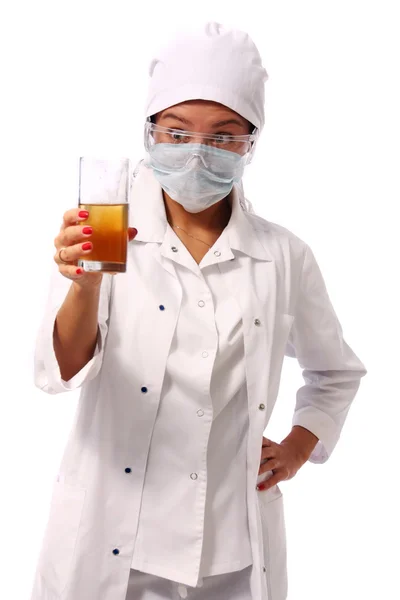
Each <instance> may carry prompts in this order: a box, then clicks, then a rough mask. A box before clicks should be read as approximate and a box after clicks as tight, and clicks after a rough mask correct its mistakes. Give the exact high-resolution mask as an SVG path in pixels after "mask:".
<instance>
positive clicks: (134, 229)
mask: <svg viewBox="0 0 400 600" xmlns="http://www.w3.org/2000/svg"><path fill="white" fill-rule="evenodd" d="M132 233H133V235H137V229H136V227H133V231H132Z"/></svg>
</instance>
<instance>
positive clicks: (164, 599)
mask: <svg viewBox="0 0 400 600" xmlns="http://www.w3.org/2000/svg"><path fill="white" fill-rule="evenodd" d="M251 569H252V565H250V566H249V567H246V568H245V569H242V570H241V571H235V572H233V573H224V574H223V575H213V576H212V577H204V578H203V579H202V580H200V582H199V585H198V586H197V587H195V588H194V587H190V586H186V585H183V584H181V583H177V582H176V581H171V580H170V579H164V578H163V577H156V576H155V575H149V574H148V573H143V572H142V571H137V570H136V569H131V570H130V575H129V583H128V591H127V594H126V599H125V600H181V599H182V598H187V600H252V598H251V592H250V574H251Z"/></svg>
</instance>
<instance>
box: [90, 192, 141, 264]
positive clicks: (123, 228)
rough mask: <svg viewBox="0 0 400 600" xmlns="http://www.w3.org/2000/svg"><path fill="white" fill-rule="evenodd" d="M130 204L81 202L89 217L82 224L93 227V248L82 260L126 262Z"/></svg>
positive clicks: (91, 238) (91, 237) (91, 240)
mask: <svg viewBox="0 0 400 600" xmlns="http://www.w3.org/2000/svg"><path fill="white" fill-rule="evenodd" d="M128 206H129V205H128V204H127V203H126V204H80V205H79V208H80V209H82V210H87V211H88V213H89V217H88V218H87V219H86V221H84V222H81V224H82V225H90V226H91V227H93V233H92V235H91V236H90V237H89V238H88V241H90V242H92V244H93V250H92V251H91V252H87V253H85V255H84V256H81V259H82V260H93V261H99V262H104V263H117V264H126V252H127V247H128Z"/></svg>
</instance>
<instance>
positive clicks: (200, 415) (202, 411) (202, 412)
mask: <svg viewBox="0 0 400 600" xmlns="http://www.w3.org/2000/svg"><path fill="white" fill-rule="evenodd" d="M197 414H198V416H199V417H202V416H203V415H204V410H201V408H200V409H199V410H198V411H197Z"/></svg>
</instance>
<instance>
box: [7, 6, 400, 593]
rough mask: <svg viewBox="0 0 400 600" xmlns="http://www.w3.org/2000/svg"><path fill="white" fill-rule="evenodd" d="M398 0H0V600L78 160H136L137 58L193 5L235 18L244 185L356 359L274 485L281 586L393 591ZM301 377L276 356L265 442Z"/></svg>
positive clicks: (231, 21)
mask: <svg viewBox="0 0 400 600" xmlns="http://www.w3.org/2000/svg"><path fill="white" fill-rule="evenodd" d="M397 10H398V3H397V2H389V1H385V0H379V1H375V2H369V1H368V0H364V1H361V0H360V1H359V2H356V1H354V0H336V1H335V2H333V1H330V2H329V1H324V0H318V1H317V0H316V1H313V2H312V1H306V0H303V1H298V0H292V1H289V0H286V1H279V2H278V1H276V2H271V1H266V0H263V1H260V2H256V1H252V0H246V1H245V2H244V1H241V2H236V1H235V0H230V1H225V0H224V1H223V0H218V1H217V0H212V1H209V0H201V1H198V2H188V1H187V0H184V1H178V0H170V1H169V2H162V3H161V2H160V3H159V4H157V3H155V2H146V3H140V2H119V1H117V0H109V1H108V2H101V1H99V0H97V1H96V2H93V3H89V2H86V1H84V0H79V2H77V3H76V4H74V3H73V2H59V1H56V0H52V1H48V2H44V1H43V0H36V1H35V2H32V1H26V2H18V1H17V0H10V1H9V2H8V3H3V4H2V8H1V14H0V61H1V89H2V92H1V95H0V103H1V111H0V119H1V123H0V125H1V130H0V132H1V133H0V138H1V140H0V144H1V148H0V152H1V163H0V165H1V171H0V173H1V174H0V194H1V195H0V199H1V217H2V218H1V223H2V233H1V236H0V243H1V257H2V261H1V266H2V277H1V292H2V293H1V302H2V304H1V308H2V327H1V339H2V350H3V351H2V356H1V362H0V368H1V389H0V397H1V415H2V418H1V421H0V428H1V429H0V444H1V447H0V456H1V458H0V460H1V492H0V498H1V500H0V506H1V511H0V531H1V544H0V564H1V572H2V575H1V578H0V597H1V598H4V599H6V598H7V600H14V599H15V600H29V593H30V587H31V583H32V578H33V574H34V569H35V566H36V560H37V555H38V551H39V547H40V542H41V536H42V534H43V530H44V526H45V522H46V519H47V515H48V508H49V501H50V492H51V485H52V480H53V477H54V476H55V474H56V473H57V469H58V465H59V461H60V459H61V455H62V452H63V449H64V445H65V443H66V438H67V436H68V433H69V427H70V424H71V422H72V419H73V416H74V411H75V407H76V403H77V398H78V396H77V394H76V393H70V394H65V395H59V396H47V395H45V394H44V393H42V392H40V391H39V390H37V389H36V388H35V387H34V385H33V378H32V356H33V349H34V343H35V336H36V332H37V329H38V327H39V323H40V319H41V316H42V311H43V309H44V302H45V298H46V295H47V289H48V283H49V275H50V271H51V266H52V257H53V252H54V248H53V239H54V237H55V236H56V234H57V232H58V228H59V225H60V222H61V218H62V214H63V212H64V211H65V210H66V209H68V208H70V207H73V206H75V205H76V202H77V158H78V157H79V156H80V155H83V154H90V153H92V154H98V155H102V154H103V155H104V154H107V153H109V154H119V155H128V156H131V157H132V158H133V159H134V160H135V159H137V158H140V157H141V153H142V126H143V104H144V98H145V93H146V86H147V65H148V62H149V60H150V58H151V56H152V53H153V52H154V49H155V48H156V47H157V44H158V42H159V40H160V39H161V38H162V39H164V38H166V37H168V36H169V35H171V32H173V31H174V30H175V29H176V28H178V26H180V24H181V23H186V22H188V21H190V20H191V21H194V20H208V19H212V20H217V21H219V22H222V23H224V24H227V25H234V26H237V27H240V28H242V29H245V30H247V31H248V32H249V33H250V34H251V36H252V37H253V39H254V41H255V42H256V44H257V45H258V47H259V50H260V52H261V54H262V56H263V61H264V64H265V66H266V68H267V70H268V73H269V81H268V82H267V88H266V90H267V105H266V113H267V122H266V126H265V130H264V132H263V136H262V138H261V141H260V144H259V147H258V151H257V153H256V156H255V160H254V164H253V165H251V166H250V167H249V168H248V172H247V174H246V178H245V190H246V193H247V196H248V198H249V199H250V200H251V201H252V202H253V204H254V207H255V209H256V211H257V212H258V213H259V214H261V215H262V216H263V217H265V218H266V219H268V220H270V221H273V222H277V223H280V224H281V225H284V226H285V227H287V228H289V229H291V230H292V231H293V232H294V233H296V234H297V235H298V236H300V237H301V238H302V239H304V240H305V241H306V242H307V243H308V244H309V245H310V246H311V248H312V249H313V251H314V253H315V255H316V257H317V260H318V262H319V265H320V267H321V269H322V272H323V274H324V277H325V281H326V284H327V287H328V291H329V293H330V296H331V300H332V302H333V305H334V307H335V309H336V312H337V314H338V316H339V319H340V321H341V324H342V327H343V331H344V335H345V339H346V341H347V343H348V344H349V345H350V346H351V347H352V348H353V350H354V351H355V352H356V354H357V355H358V356H359V357H360V359H361V360H362V361H363V362H364V364H365V366H366V368H367V369H368V374H367V376H366V377H365V378H364V379H363V380H362V382H361V387H360V390H359V392H358V394H357V396H356V400H355V402H354V405H353V407H352V409H351V411H350V415H349V417H348V420H347V422H346V425H345V428H344V430H343V434H342V438H341V440H340V442H339V444H338V446H337V448H336V450H335V452H334V454H333V456H332V457H331V459H330V460H329V461H328V463H327V464H325V465H323V466H316V465H311V464H307V465H305V466H304V467H303V469H302V470H301V471H300V473H299V474H298V475H297V477H296V478H295V479H293V480H292V481H290V482H285V483H283V484H282V486H281V487H282V489H283V491H284V493H285V498H286V520H287V534H288V551H289V578H290V594H289V600H303V599H304V600H337V598H340V600H354V599H358V598H362V599H363V600H367V599H373V598H374V599H376V598H379V599H385V600H391V599H395V598H399V597H400V591H399V584H398V581H397V573H396V570H397V569H398V563H399V558H400V557H399V542H398V540H399V535H400V527H399V517H398V510H399V506H400V498H399V491H398V490H399V484H398V481H397V480H398V473H399V468H398V456H399V451H398V443H397V439H398V418H399V415H400V411H399V402H400V394H399V386H398V349H397V347H396V346H395V343H396V342H397V341H398V338H399V333H400V328H399V316H398V315H399V312H398V311H399V308H398V307H399V292H398V274H399V269H398V258H399V252H398V240H399V234H398V224H397V220H396V216H397V214H398V212H397V210H396V209H397V205H398V201H399V187H400V186H399V158H400V157H399V153H400V152H399V147H400V143H399V140H400V119H399V107H400V92H399V87H400V82H399V57H400V44H399V33H398V32H399V25H400V23H399V18H398V13H397ZM302 384H303V379H302V377H301V370H300V367H299V365H298V363H297V362H296V361H295V359H289V358H286V359H285V364H284V370H283V375H282V384H281V389H280V396H279V399H278V406H277V409H276V413H275V414H274V417H273V421H272V423H271V426H270V427H269V428H268V430H267V431H266V433H267V434H268V435H269V437H272V438H273V439H276V441H280V440H281V439H282V438H283V437H284V436H285V435H286V434H287V433H288V431H289V429H290V423H291V417H292V411H293V407H294V400H295V394H296V390H297V388H298V387H300V386H301V385H302ZM227 543H229V540H227ZM99 600H100V599H99Z"/></svg>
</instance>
